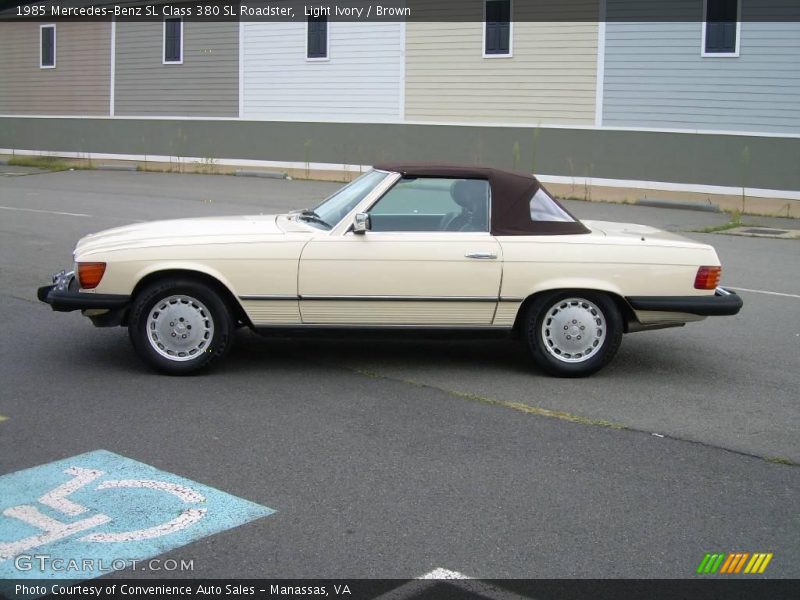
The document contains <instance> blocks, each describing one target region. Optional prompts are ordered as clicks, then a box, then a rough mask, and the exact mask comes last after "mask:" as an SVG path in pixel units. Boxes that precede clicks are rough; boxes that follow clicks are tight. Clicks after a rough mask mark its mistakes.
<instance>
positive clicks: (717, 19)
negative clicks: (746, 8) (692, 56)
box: [705, 0, 738, 53]
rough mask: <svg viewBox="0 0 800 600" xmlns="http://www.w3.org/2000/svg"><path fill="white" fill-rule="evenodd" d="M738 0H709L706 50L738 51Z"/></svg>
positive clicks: (710, 51)
mask: <svg viewBox="0 0 800 600" xmlns="http://www.w3.org/2000/svg"><path fill="white" fill-rule="evenodd" d="M737 6H738V1H737V0H707V4H706V39H705V44H706V47H705V51H706V52H709V53H727V52H735V51H736V21H737V19H738V14H737Z"/></svg>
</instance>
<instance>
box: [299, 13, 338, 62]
mask: <svg viewBox="0 0 800 600" xmlns="http://www.w3.org/2000/svg"><path fill="white" fill-rule="evenodd" d="M325 18H326V21H325V22H326V23H327V28H326V29H325V56H316V57H309V56H308V27H309V25H311V21H309V20H308V19H306V23H305V30H306V41H305V44H303V55H304V56H305V57H306V62H329V61H330V60H331V21H330V19H329V18H328V17H327V15H326V16H325Z"/></svg>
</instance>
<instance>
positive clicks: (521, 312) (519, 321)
mask: <svg viewBox="0 0 800 600" xmlns="http://www.w3.org/2000/svg"><path fill="white" fill-rule="evenodd" d="M560 292H574V293H576V294H579V293H586V292H590V293H593V294H605V295H606V296H608V297H609V298H611V300H612V301H613V302H614V304H615V305H616V307H617V309H618V310H619V313H620V315H621V316H622V324H623V331H624V332H625V333H628V330H629V325H630V323H631V322H632V321H636V320H637V319H636V314H635V313H634V311H633V309H632V308H631V306H630V304H628V301H627V300H625V297H624V296H622V294H620V293H619V292H617V291H613V290H610V289H607V288H600V287H573V286H567V287H555V288H547V289H544V290H539V291H536V292H533V293H531V294H530V295H529V296H527V297H525V299H524V300H523V301H522V303H521V304H520V305H519V308H518V309H517V315H516V317H515V319H514V327H513V331H514V335H515V336H518V335H520V333H521V332H522V327H524V324H525V316H526V315H527V313H528V309H529V308H530V306H531V304H533V303H534V302H535V301H536V299H537V298H540V297H541V296H543V295H545V294H553V293H560Z"/></svg>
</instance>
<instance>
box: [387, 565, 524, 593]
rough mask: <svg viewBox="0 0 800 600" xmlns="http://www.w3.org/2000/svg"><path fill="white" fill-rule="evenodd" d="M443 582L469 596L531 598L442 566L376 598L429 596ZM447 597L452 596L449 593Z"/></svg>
mask: <svg viewBox="0 0 800 600" xmlns="http://www.w3.org/2000/svg"><path fill="white" fill-rule="evenodd" d="M442 582H446V583H447V585H449V586H450V587H454V588H456V589H458V590H459V592H462V593H465V594H466V595H467V597H469V596H480V597H481V598H485V599H487V600H530V598H528V597H527V596H521V595H519V594H516V593H514V592H512V591H510V590H506V589H503V588H500V587H497V586H496V585H492V584H491V583H486V582H485V581H481V580H479V579H473V578H471V577H469V576H467V575H464V574H463V573H459V572H458V571H451V570H449V569H442V568H438V569H434V570H433V571H431V572H430V573H425V574H424V575H422V576H420V577H417V578H416V579H414V580H412V581H409V582H408V583H405V584H403V585H401V586H400V587H397V588H395V589H393V590H390V591H389V592H386V593H385V594H382V595H380V596H378V597H377V598H375V600H412V599H413V598H417V597H420V596H422V597H427V593H430V590H431V588H433V587H435V586H437V585H441V583H442ZM446 597H448V598H449V597H452V596H451V595H447V596H446Z"/></svg>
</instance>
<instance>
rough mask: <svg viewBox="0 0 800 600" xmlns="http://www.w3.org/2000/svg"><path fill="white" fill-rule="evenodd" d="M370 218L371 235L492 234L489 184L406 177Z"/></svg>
mask: <svg viewBox="0 0 800 600" xmlns="http://www.w3.org/2000/svg"><path fill="white" fill-rule="evenodd" d="M369 215H370V230H371V231H489V182H488V181H485V180H481V179H437V178H422V177H420V178H414V177H404V178H403V179H401V180H400V181H398V182H397V183H396V184H395V185H394V186H393V187H392V189H390V190H389V191H388V192H386V194H384V195H383V197H382V198H381V199H380V200H378V202H376V203H375V204H374V205H373V206H372V208H371V209H370V211H369Z"/></svg>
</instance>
